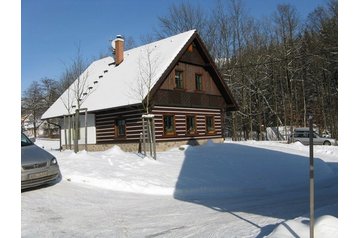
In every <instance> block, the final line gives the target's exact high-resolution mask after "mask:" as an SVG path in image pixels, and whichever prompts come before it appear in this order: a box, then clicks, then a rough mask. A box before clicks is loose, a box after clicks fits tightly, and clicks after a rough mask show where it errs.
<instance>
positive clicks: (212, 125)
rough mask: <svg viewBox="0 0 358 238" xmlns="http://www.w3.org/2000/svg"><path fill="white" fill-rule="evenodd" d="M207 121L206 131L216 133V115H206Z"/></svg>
mask: <svg viewBox="0 0 358 238" xmlns="http://www.w3.org/2000/svg"><path fill="white" fill-rule="evenodd" d="M205 121H206V133H208V134H214V133H215V123H214V117H213V116H206V118H205Z"/></svg>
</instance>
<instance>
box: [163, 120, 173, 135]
mask: <svg viewBox="0 0 358 238" xmlns="http://www.w3.org/2000/svg"><path fill="white" fill-rule="evenodd" d="M163 123H164V135H166V136H172V135H175V122H174V115H164V116H163Z"/></svg>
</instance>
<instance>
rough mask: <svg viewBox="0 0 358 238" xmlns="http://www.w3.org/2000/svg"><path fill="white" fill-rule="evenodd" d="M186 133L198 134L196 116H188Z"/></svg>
mask: <svg viewBox="0 0 358 238" xmlns="http://www.w3.org/2000/svg"><path fill="white" fill-rule="evenodd" d="M186 133H187V134H188V135H193V134H196V120H195V116H193V115H189V116H186Z"/></svg>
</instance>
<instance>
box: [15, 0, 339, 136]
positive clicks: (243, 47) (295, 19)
mask: <svg viewBox="0 0 358 238" xmlns="http://www.w3.org/2000/svg"><path fill="white" fill-rule="evenodd" d="M191 29H197V31H198V33H199V35H200V36H201V38H202V39H203V41H204V42H205V44H206V47H207V49H208V51H209V52H210V54H211V56H212V58H213V60H214V61H215V62H216V64H217V67H218V69H219V71H220V73H221V75H222V77H223V79H224V80H225V81H226V83H227V84H228V86H229V88H230V89H231V91H232V93H233V95H234V97H235V98H236V100H237V103H238V105H239V110H238V111H235V112H232V113H230V114H228V115H227V117H226V127H227V128H225V131H226V136H228V137H232V138H233V140H247V139H256V140H264V139H267V138H266V136H265V133H264V132H265V131H266V128H269V127H271V128H278V127H286V128H291V130H292V128H293V127H306V126H308V117H309V116H312V117H313V120H314V124H315V127H316V128H318V129H319V131H320V132H327V133H328V134H330V135H331V136H332V137H333V138H336V139H338V1H336V0H330V1H328V2H327V3H326V5H324V6H319V7H317V8H316V9H315V10H314V11H313V12H311V13H310V14H309V15H308V16H307V18H305V19H302V18H301V17H300V16H299V14H298V13H297V10H296V9H295V7H294V6H292V5H289V4H279V5H277V7H276V10H275V12H274V13H273V14H272V15H271V16H269V17H265V18H261V19H256V18H254V17H252V16H250V14H249V12H248V11H247V9H246V8H245V5H244V2H243V1H240V0H229V1H218V2H217V3H216V7H215V8H213V9H212V10H211V11H210V12H205V11H204V10H203V6H201V5H200V4H194V3H192V2H181V3H176V4H173V5H171V6H170V7H169V8H168V11H167V14H166V15H164V16H160V17H158V25H157V28H156V30H155V32H153V34H151V35H147V36H146V37H145V38H146V39H145V40H144V39H142V41H147V42H148V41H149V40H158V39H160V38H164V37H168V36H171V35H175V34H178V33H181V32H184V31H187V30H191ZM143 38H144V37H143ZM127 42H128V44H127V45H126V47H127V49H129V48H131V47H134V46H136V43H135V41H134V40H133V38H131V37H130V36H129V37H128V41H127ZM147 42H143V43H147ZM108 54H110V53H108ZM78 56H79V54H78ZM76 59H77V60H76V61H74V62H73V65H72V66H69V67H68V69H66V71H65V72H64V73H63V75H62V77H61V78H59V79H49V78H42V79H40V80H39V81H34V82H33V83H32V84H31V85H30V86H29V87H28V88H27V89H26V90H24V91H23V92H22V98H21V112H22V115H31V117H32V120H33V124H34V127H35V128H36V127H37V126H38V121H39V118H40V117H41V115H42V113H43V112H44V111H45V110H46V109H47V108H48V107H49V106H50V105H51V104H52V103H53V102H54V101H55V100H56V99H57V98H58V97H59V96H60V95H61V94H62V93H63V92H64V91H65V89H67V88H68V86H69V85H70V84H71V83H72V82H73V81H74V80H75V79H76V78H77V77H78V73H77V72H78V69H79V68H80V69H83V70H84V69H85V68H86V66H87V65H88V64H86V63H85V61H84V60H82V59H81V58H80V57H77V58H76ZM24 118H25V117H24ZM277 139H285V138H284V137H283V138H277Z"/></svg>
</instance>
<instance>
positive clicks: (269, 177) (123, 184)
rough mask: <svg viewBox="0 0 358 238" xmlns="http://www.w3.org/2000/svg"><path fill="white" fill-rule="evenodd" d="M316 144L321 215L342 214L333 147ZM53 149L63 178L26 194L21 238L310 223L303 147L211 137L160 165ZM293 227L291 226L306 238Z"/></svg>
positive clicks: (114, 152)
mask: <svg viewBox="0 0 358 238" xmlns="http://www.w3.org/2000/svg"><path fill="white" fill-rule="evenodd" d="M38 143H39V142H38ZM263 148H264V149H263ZM316 150H317V151H318V152H317V153H316V154H315V157H317V158H320V159H316V169H317V185H316V216H317V217H319V216H321V215H332V216H335V217H337V200H338V199H337V193H338V190H337V171H336V169H337V164H338V163H337V153H336V151H337V147H316ZM52 153H53V154H55V155H56V156H57V158H58V159H59V163H60V167H61V170H62V173H63V180H62V182H61V183H59V184H56V185H54V186H49V187H45V188H42V189H36V190H31V191H27V192H23V193H22V209H21V210H22V236H23V237H264V236H266V235H269V234H270V233H271V232H272V231H273V230H274V229H275V227H276V226H277V225H278V224H279V223H282V222H283V221H286V220H290V219H295V220H294V222H298V223H300V224H301V225H302V226H304V228H307V224H308V218H307V214H308V212H309V210H308V209H309V205H308V201H309V200H308V189H307V180H308V178H307V176H306V175H307V174H308V169H307V170H306V165H307V164H308V162H307V158H306V157H303V155H304V154H306V153H307V147H302V146H300V145H297V144H292V145H284V144H279V143H276V144H274V143H261V144H260V143H256V142H246V143H240V144H230V143H225V144H221V145H215V144H210V143H209V144H208V145H206V146H202V147H194V148H191V147H185V148H184V150H178V148H176V149H173V150H171V151H167V152H163V153H159V156H158V161H151V160H149V159H147V158H141V157H138V156H137V155H135V154H130V153H124V152H122V151H120V150H119V149H118V148H112V149H111V150H109V151H106V152H93V153H86V152H81V153H79V154H77V155H75V154H73V153H72V152H69V151H65V152H56V151H52ZM321 159H322V160H321ZM325 160H326V161H327V163H325V162H324V161H325ZM290 222H291V223H290ZM291 224H292V221H289V222H287V223H283V225H284V226H283V227H284V228H285V232H286V233H288V234H289V235H291V237H294V235H298V236H300V237H304V235H302V234H301V233H300V232H306V231H307V230H305V229H296V228H297V227H298V226H297V225H291ZM281 226H282V225H281ZM279 228H280V227H279ZM286 228H287V229H286ZM333 228H334V227H333ZM277 230H278V232H281V233H282V227H281V229H277ZM306 233H307V232H306ZM307 235H308V233H307ZM272 237H275V236H274V234H272ZM276 237H280V236H276ZM281 237H282V236H281ZM288 237H290V236H288ZM316 237H319V236H316ZM326 237H327V236H326ZM331 237H334V236H331Z"/></svg>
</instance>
